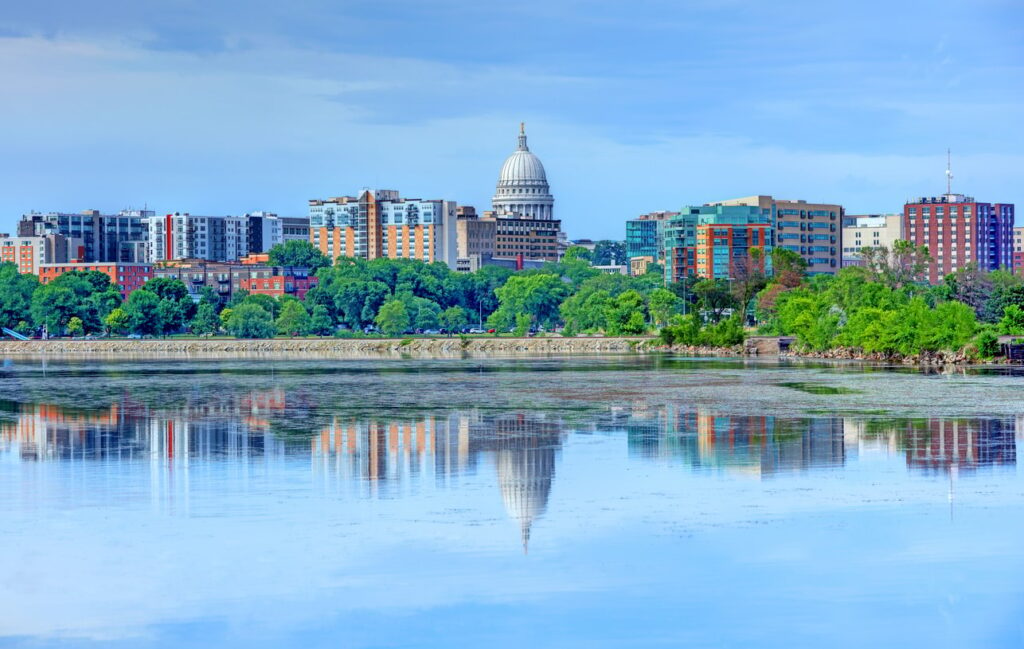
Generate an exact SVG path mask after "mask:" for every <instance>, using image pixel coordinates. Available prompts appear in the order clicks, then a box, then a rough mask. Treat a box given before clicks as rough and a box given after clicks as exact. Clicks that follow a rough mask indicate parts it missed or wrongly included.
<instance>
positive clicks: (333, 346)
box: [0, 336, 1009, 367]
mask: <svg viewBox="0 0 1024 649" xmlns="http://www.w3.org/2000/svg"><path fill="white" fill-rule="evenodd" d="M648 353H676V354H688V355H693V356H707V357H733V358H740V357H744V358H785V359H793V360H822V361H860V362H866V363H879V364H887V365H894V364H895V365H907V366H911V365H918V366H922V367H935V366H941V365H986V364H989V365H990V364H993V363H1000V364H1007V363H1009V361H1006V360H999V361H978V360H974V359H971V358H969V357H968V356H967V354H965V353H964V352H936V353H931V352H929V353H925V354H921V355H913V356H902V355H900V354H879V353H870V354H865V353H864V352H862V351H860V350H857V349H850V348H838V349H832V350H828V351H825V352H797V351H785V352H782V353H779V354H758V353H756V352H755V353H751V351H750V350H749V349H746V348H745V347H744V346H743V345H735V346H733V347H691V346H687V345H671V346H669V345H663V344H661V341H660V340H659V339H658V338H655V337H640V336H636V337H628V338H627V337H623V338H615V337H601V336H592V337H576V338H563V337H558V336H552V337H541V338H465V339H463V338H459V337H452V338H273V339H256V340H236V339H182V338H171V339H166V340H164V339H152V340H128V339H117V340H63V339H59V340H45V341H44V340H31V341H14V340H3V341H0V356H2V357H17V356H36V357H48V358H56V357H69V358H75V357H78V358H81V357H90V356H118V357H125V358H202V357H218V358H223V357H226V356H232V357H238V358H247V357H248V358H256V357H261V356H268V355H280V354H288V355H293V356H294V357H296V358H317V357H323V358H346V359H375V358H396V359H401V358H419V359H430V358H438V359H443V358H473V357H530V356H574V355H599V354H648Z"/></svg>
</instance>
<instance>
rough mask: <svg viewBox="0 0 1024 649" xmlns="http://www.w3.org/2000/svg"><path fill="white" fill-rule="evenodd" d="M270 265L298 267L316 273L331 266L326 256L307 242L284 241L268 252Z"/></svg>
mask: <svg viewBox="0 0 1024 649" xmlns="http://www.w3.org/2000/svg"><path fill="white" fill-rule="evenodd" d="M268 256H269V257H270V263H272V264H274V265H275V266H300V267H303V268H309V269H310V270H311V271H312V272H316V271H317V270H318V269H320V268H325V267H327V266H330V265H331V260H330V259H328V257H327V255H325V254H324V253H322V252H320V250H319V249H318V248H317V247H316V246H314V245H313V244H311V243H309V242H308V241H285V242H284V243H279V244H277V245H276V246H274V247H273V248H271V249H270V250H269V251H268Z"/></svg>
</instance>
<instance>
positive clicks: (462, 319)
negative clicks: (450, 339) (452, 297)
mask: <svg viewBox="0 0 1024 649" xmlns="http://www.w3.org/2000/svg"><path fill="white" fill-rule="evenodd" d="M468 322H469V319H468V318H467V317H466V310H465V309H463V308H462V307H461V306H450V307H448V308H447V309H445V310H444V311H442V312H441V326H442V327H444V328H445V329H446V330H447V331H448V335H449V336H451V335H452V333H453V332H455V331H458V330H459V329H462V327H465V326H466V324H467V323H468Z"/></svg>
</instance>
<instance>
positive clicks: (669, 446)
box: [626, 406, 845, 476]
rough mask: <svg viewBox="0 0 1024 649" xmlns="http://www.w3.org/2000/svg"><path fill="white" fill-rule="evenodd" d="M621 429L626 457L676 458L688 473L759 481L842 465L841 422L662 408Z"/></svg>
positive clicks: (629, 422) (833, 419)
mask: <svg viewBox="0 0 1024 649" xmlns="http://www.w3.org/2000/svg"><path fill="white" fill-rule="evenodd" d="M626 430H627V432H628V434H629V448H630V452H631V453H635V454H637V455H640V456H644V457H678V458H682V459H683V460H685V461H686V462H688V463H689V464H690V465H691V466H693V467H694V468H702V469H707V468H716V469H725V470H729V471H739V472H742V473H752V474H754V475H760V476H765V475H770V474H774V473H782V472H791V471H802V470H805V469H808V468H813V467H829V466H837V465H842V464H843V463H844V461H845V448H844V444H843V422H842V420H840V419H838V418H833V417H815V418H808V419H796V418H787V417H768V416H762V415H726V414H718V413H712V412H709V411H707V410H698V411H696V412H693V411H686V410H680V409H677V408H675V407H673V406H666V407H664V408H659V409H656V410H655V411H654V412H651V411H647V412H644V413H643V415H642V416H640V417H637V416H634V417H630V419H629V421H628V423H627V424H626Z"/></svg>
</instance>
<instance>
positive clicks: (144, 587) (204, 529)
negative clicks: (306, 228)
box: [0, 357, 1024, 649]
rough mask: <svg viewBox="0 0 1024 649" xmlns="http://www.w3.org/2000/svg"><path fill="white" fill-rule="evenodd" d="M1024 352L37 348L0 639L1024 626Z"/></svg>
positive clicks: (9, 417) (641, 642) (26, 399)
mask: <svg viewBox="0 0 1024 649" xmlns="http://www.w3.org/2000/svg"><path fill="white" fill-rule="evenodd" d="M1022 436H1024V376H1022V375H1021V374H1020V373H1017V374H1014V373H1013V372H1011V371H1010V370H1005V369H1002V370H998V369H993V370H979V371H973V372H967V373H964V372H954V373H943V372H931V373H921V372H918V371H916V370H904V369H877V368H863V367H859V366H855V365H846V366H842V365H840V366H815V365H793V364H781V365H780V364H778V363H774V362H744V361H740V360H735V361H734V360H725V361H723V360H698V359H687V358H674V357H644V358H627V359H624V358H574V359H563V360H551V359H545V360H509V359H494V360H447V361H323V360H320V361H317V360H274V359H262V360H245V361H239V360H234V361H232V360H208V361H198V360H197V361H125V362H114V361H97V360H83V361H67V362H53V361H52V360H51V361H42V360H27V359H20V360H13V361H12V360H8V361H6V362H5V363H4V365H3V367H2V368H0V513H2V515H0V538H2V539H3V551H2V553H0V646H29V647H176V648H177V647H195V646H210V647H292V646H295V647H479V646H484V647H487V648H489V649H494V648H498V647H560V648H561V647H587V648H590V647H675V646H687V647H820V646H825V645H827V646H829V647H865V646H867V647H890V646H891V647H1019V646H1024V615H1022V614H1024V480H1022V478H1021V475H1020V473H1019V472H1018V470H1017V448H1018V440H1019V439H1020V438H1021V437H1022Z"/></svg>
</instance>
